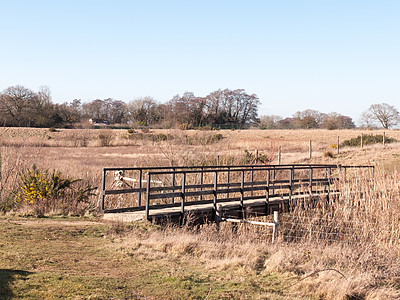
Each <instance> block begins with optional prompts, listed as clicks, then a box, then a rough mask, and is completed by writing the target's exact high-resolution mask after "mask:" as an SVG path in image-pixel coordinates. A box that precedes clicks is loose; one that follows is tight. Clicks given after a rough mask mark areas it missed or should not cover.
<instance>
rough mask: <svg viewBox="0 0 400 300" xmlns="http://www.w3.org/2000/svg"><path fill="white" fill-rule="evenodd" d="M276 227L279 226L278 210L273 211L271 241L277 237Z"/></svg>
mask: <svg viewBox="0 0 400 300" xmlns="http://www.w3.org/2000/svg"><path fill="white" fill-rule="evenodd" d="M278 227H279V211H277V210H276V211H274V226H273V229H272V242H273V243H275V241H276V240H277V239H278Z"/></svg>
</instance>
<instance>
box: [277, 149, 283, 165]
mask: <svg viewBox="0 0 400 300" xmlns="http://www.w3.org/2000/svg"><path fill="white" fill-rule="evenodd" d="M281 151H282V149H281V146H279V147H278V165H280V164H281V162H282V152H281Z"/></svg>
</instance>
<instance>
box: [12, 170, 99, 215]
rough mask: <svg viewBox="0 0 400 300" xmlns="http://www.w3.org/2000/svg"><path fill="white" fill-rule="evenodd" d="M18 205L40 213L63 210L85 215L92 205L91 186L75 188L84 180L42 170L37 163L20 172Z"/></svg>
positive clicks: (92, 188)
mask: <svg viewBox="0 0 400 300" xmlns="http://www.w3.org/2000/svg"><path fill="white" fill-rule="evenodd" d="M19 178H20V186H19V188H18V191H17V193H16V204H17V205H19V206H28V207H32V208H33V209H34V211H35V212H36V214H37V215H44V214H45V213H46V212H49V211H56V210H61V211H62V213H63V214H69V213H71V212H73V213H74V214H77V213H78V214H83V213H84V212H86V210H87V209H88V208H89V201H88V200H89V197H90V196H91V195H92V191H93V190H94V189H95V188H94V187H92V186H91V185H86V186H80V187H78V188H75V185H76V183H78V182H81V179H72V178H63V177H62V176H61V173H60V172H56V171H55V170H53V172H52V173H49V171H48V170H45V171H41V170H39V169H38V168H37V167H36V166H35V165H33V166H32V168H31V169H28V170H26V171H25V172H21V173H20V174H19Z"/></svg>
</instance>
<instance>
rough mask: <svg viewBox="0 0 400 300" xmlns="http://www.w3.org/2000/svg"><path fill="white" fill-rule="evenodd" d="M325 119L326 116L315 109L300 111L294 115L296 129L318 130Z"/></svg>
mask: <svg viewBox="0 0 400 300" xmlns="http://www.w3.org/2000/svg"><path fill="white" fill-rule="evenodd" d="M324 117H325V114H323V113H321V112H319V111H317V110H313V109H306V110H303V111H298V112H296V113H295V114H294V115H293V118H294V125H295V127H296V128H304V129H310V128H318V127H319V126H320V125H321V123H322V119H323V118H324Z"/></svg>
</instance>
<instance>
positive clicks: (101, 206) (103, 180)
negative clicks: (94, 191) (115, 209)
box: [100, 168, 106, 212]
mask: <svg viewBox="0 0 400 300" xmlns="http://www.w3.org/2000/svg"><path fill="white" fill-rule="evenodd" d="M105 190H106V170H105V169H104V168H103V175H102V178H101V203H100V210H101V211H102V212H103V211H104V202H105V200H106V194H105Z"/></svg>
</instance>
